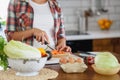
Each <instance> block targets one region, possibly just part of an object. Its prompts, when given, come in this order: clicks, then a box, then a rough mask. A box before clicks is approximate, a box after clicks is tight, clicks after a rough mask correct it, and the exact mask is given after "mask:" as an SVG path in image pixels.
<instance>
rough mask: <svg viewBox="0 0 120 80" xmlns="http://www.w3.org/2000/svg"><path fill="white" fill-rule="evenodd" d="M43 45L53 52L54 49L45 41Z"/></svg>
mask: <svg viewBox="0 0 120 80" xmlns="http://www.w3.org/2000/svg"><path fill="white" fill-rule="evenodd" d="M45 45H47V47H49V48H50V49H51V50H55V49H54V48H52V47H51V46H50V45H49V44H48V42H47V41H45Z"/></svg>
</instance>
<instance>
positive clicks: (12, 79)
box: [0, 68, 58, 80]
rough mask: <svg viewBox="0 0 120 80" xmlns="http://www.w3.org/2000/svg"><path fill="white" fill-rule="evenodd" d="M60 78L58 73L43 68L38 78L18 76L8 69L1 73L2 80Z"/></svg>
mask: <svg viewBox="0 0 120 80" xmlns="http://www.w3.org/2000/svg"><path fill="white" fill-rule="evenodd" d="M57 76H58V72H56V71H55V70H51V69H48V68H43V69H42V70H41V71H40V73H39V75H36V76H16V74H15V71H14V70H12V69H8V70H7V71H3V70H1V71H0V80H48V79H54V78H56V77H57Z"/></svg>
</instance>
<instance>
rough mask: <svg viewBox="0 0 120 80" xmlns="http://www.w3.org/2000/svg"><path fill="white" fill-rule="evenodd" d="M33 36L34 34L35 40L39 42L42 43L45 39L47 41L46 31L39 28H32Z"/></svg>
mask: <svg viewBox="0 0 120 80" xmlns="http://www.w3.org/2000/svg"><path fill="white" fill-rule="evenodd" d="M33 36H35V38H36V40H37V41H38V42H41V44H44V43H45V41H47V42H48V43H49V39H48V36H47V33H46V32H45V31H43V30H41V29H37V28H33Z"/></svg>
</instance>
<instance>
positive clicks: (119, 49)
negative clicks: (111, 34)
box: [112, 38, 120, 54]
mask: <svg viewBox="0 0 120 80" xmlns="http://www.w3.org/2000/svg"><path fill="white" fill-rule="evenodd" d="M112 44H113V46H114V50H113V52H115V53H119V54H120V38H116V39H112Z"/></svg>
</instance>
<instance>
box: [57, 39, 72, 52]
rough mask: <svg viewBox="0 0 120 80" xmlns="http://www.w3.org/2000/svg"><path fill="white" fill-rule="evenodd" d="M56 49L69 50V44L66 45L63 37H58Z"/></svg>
mask: <svg viewBox="0 0 120 80" xmlns="http://www.w3.org/2000/svg"><path fill="white" fill-rule="evenodd" d="M56 49H57V50H58V51H65V52H71V48H70V47H69V46H66V40H65V39H60V40H59V41H58V43H57V46H56Z"/></svg>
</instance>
